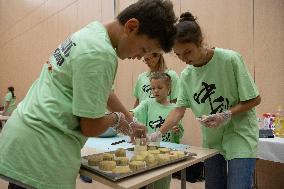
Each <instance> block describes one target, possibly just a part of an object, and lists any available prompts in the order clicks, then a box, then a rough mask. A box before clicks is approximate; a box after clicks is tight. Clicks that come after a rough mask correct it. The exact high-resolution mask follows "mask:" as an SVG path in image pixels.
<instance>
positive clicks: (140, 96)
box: [134, 53, 179, 108]
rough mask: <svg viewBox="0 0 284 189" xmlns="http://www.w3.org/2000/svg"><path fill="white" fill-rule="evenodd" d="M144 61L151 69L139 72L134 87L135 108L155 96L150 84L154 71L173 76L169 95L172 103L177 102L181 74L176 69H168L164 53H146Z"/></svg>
mask: <svg viewBox="0 0 284 189" xmlns="http://www.w3.org/2000/svg"><path fill="white" fill-rule="evenodd" d="M143 62H145V64H146V65H147V66H148V68H149V71H146V72H143V73H141V74H139V76H138V78H137V81H136V83H135V87H134V97H135V98H136V101H135V104H134V108H135V107H136V106H138V104H139V103H140V102H142V101H143V100H146V99H149V98H154V96H153V95H152V90H151V85H150V76H151V73H154V72H161V73H167V74H169V76H171V93H170V94H169V95H168V99H169V100H170V102H171V103H176V101H177V97H178V89H179V87H178V82H179V76H178V74H177V73H176V72H175V71H174V70H172V69H168V67H167V65H166V62H165V59H164V56H163V54H162V53H152V54H149V55H146V56H145V57H143Z"/></svg>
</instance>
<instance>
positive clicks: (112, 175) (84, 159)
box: [81, 148, 197, 181]
mask: <svg viewBox="0 0 284 189" xmlns="http://www.w3.org/2000/svg"><path fill="white" fill-rule="evenodd" d="M170 150H171V151H175V150H173V149H170ZM109 153H115V151H111V152H109ZM97 155H99V154H97ZM133 155H134V149H133V148H128V149H126V157H128V158H129V159H131V157H132V156H133ZM184 155H185V156H183V157H180V158H177V159H174V160H170V161H167V162H164V163H162V164H158V165H155V166H151V167H147V166H146V167H145V168H143V169H139V170H136V171H132V172H129V173H121V174H118V173H112V172H110V171H103V170H100V169H99V167H98V166H90V165H88V160H87V159H88V156H84V157H82V163H81V166H82V168H84V169H86V170H88V171H90V172H92V173H95V174H98V175H101V176H103V177H104V178H106V179H108V180H111V181H118V180H120V179H123V178H126V177H129V176H133V175H137V174H139V173H143V172H146V171H150V170H153V169H156V168H159V167H163V166H165V165H169V164H173V163H176V162H180V161H183V160H186V159H188V158H191V157H193V156H196V155H197V154H195V153H192V152H189V151H188V150H187V151H184ZM90 156H91V155H90Z"/></svg>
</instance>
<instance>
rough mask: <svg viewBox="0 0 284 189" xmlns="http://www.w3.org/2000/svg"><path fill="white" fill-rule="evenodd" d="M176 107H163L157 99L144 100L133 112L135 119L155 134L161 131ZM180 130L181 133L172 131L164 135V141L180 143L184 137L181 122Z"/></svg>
mask: <svg viewBox="0 0 284 189" xmlns="http://www.w3.org/2000/svg"><path fill="white" fill-rule="evenodd" d="M175 107H176V105H175V104H169V105H163V104H160V103H158V102H157V101H156V99H147V100H143V101H142V102H141V103H140V104H139V105H138V106H137V107H136V108H134V109H133V110H131V111H132V112H133V114H134V117H135V118H136V119H137V120H138V121H139V122H140V123H143V124H144V125H146V126H147V128H148V132H149V133H153V132H155V131H156V130H157V129H159V128H160V127H161V126H162V124H163V123H164V122H165V119H166V118H167V117H168V115H169V113H170V112H171V111H172V110H173V109H174V108H175ZM178 127H179V129H180V132H179V133H174V132H172V131H169V132H167V133H166V134H164V135H163V137H162V141H165V142H174V143H180V139H181V138H182V136H183V132H184V129H183V125H182V123H181V122H180V123H179V124H178Z"/></svg>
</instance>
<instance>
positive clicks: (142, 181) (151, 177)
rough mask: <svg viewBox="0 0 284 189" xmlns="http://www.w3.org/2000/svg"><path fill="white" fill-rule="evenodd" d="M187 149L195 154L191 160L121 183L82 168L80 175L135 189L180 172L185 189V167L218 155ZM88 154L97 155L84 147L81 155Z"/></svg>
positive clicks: (92, 150) (115, 188)
mask: <svg viewBox="0 0 284 189" xmlns="http://www.w3.org/2000/svg"><path fill="white" fill-rule="evenodd" d="M189 149H190V152H194V153H196V154H197V156H194V157H193V158H191V159H188V160H185V161H181V162H178V163H175V164H171V165H169V166H165V167H161V168H158V169H154V170H151V171H148V172H145V173H142V174H139V175H136V176H131V177H129V178H125V179H122V180H121V181H116V182H114V181H110V180H108V179H106V178H104V177H102V176H100V175H97V174H95V173H92V172H90V171H88V170H86V169H84V168H81V170H80V174H81V175H84V176H88V177H90V178H92V179H93V180H95V181H97V182H100V183H102V184H105V185H107V186H109V187H112V188H114V189H137V188H140V187H142V186H145V185H150V186H151V183H153V182H154V181H157V180H159V179H161V178H163V177H165V176H168V175H171V174H172V173H175V172H177V171H180V170H181V172H182V175H181V177H182V178H181V188H182V189H185V188H186V167H189V166H191V165H193V164H196V163H199V162H202V161H204V160H205V159H207V158H210V157H212V156H214V155H216V154H218V151H217V150H213V149H205V148H200V147H194V146H191V147H190V148H189ZM88 152H91V153H99V152H97V151H96V150H95V149H94V148H89V147H85V148H84V149H83V151H82V154H84V153H88ZM89 154H90V153H89Z"/></svg>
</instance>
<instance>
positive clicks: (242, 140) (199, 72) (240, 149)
mask: <svg viewBox="0 0 284 189" xmlns="http://www.w3.org/2000/svg"><path fill="white" fill-rule="evenodd" d="M176 27H177V35H176V40H175V44H174V47H173V50H174V52H175V54H176V55H177V56H178V58H179V59H181V60H182V61H183V62H185V63H186V64H188V66H187V67H186V68H185V69H184V70H183V71H182V73H181V76H180V92H179V97H178V100H177V107H176V108H175V109H174V110H173V111H172V112H171V113H170V115H169V116H168V118H167V119H166V120H165V122H164V124H163V125H162V127H161V128H160V129H159V130H158V131H156V132H155V133H153V134H152V135H151V136H150V138H151V140H153V141H155V140H157V138H158V137H159V136H160V135H162V133H166V132H167V131H168V130H169V129H170V128H171V127H172V126H174V125H175V124H176V123H177V122H178V121H179V120H180V119H181V118H182V117H183V116H184V113H185V110H186V108H191V110H192V112H193V113H194V114H195V116H196V117H197V119H198V120H199V121H200V123H201V129H202V137H203V146H204V147H206V148H212V149H217V150H218V151H219V152H220V154H218V155H216V156H214V157H212V158H209V159H207V160H206V161H205V162H204V165H205V188H206V189H212V188H218V189H225V188H230V189H247V188H251V184H252V175H253V171H254V168H255V162H256V154H257V143H258V124H257V117H256V111H255V108H254V107H255V106H257V105H258V104H259V103H260V101H261V99H260V96H259V92H258V90H257V88H256V85H255V83H254V81H253V79H252V77H251V75H250V74H249V72H248V70H247V68H246V65H245V64H244V61H243V59H242V56H241V55H240V54H239V53H237V52H235V51H232V50H228V49H221V48H208V47H205V46H204V45H203V36H202V32H201V29H200V26H199V24H198V23H197V22H196V18H195V17H194V16H192V14H191V13H189V12H187V13H184V14H182V15H181V16H180V20H179V23H178V24H177V25H176Z"/></svg>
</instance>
